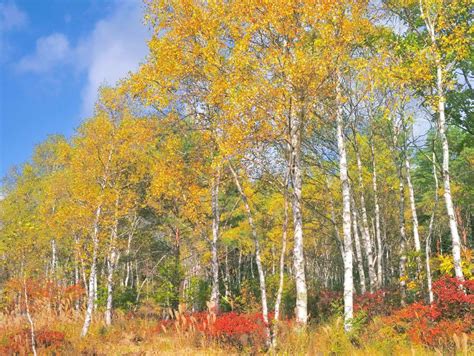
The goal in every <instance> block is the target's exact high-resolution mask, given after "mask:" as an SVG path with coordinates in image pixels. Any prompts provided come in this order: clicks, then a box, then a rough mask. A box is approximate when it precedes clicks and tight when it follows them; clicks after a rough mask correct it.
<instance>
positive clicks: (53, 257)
mask: <svg viewBox="0 0 474 356" xmlns="http://www.w3.org/2000/svg"><path fill="white" fill-rule="evenodd" d="M56 266H57V257H56V240H55V239H52V240H51V276H52V279H53V280H54V279H56Z"/></svg>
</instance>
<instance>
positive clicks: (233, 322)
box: [155, 309, 273, 350]
mask: <svg viewBox="0 0 474 356" xmlns="http://www.w3.org/2000/svg"><path fill="white" fill-rule="evenodd" d="M170 316H171V318H169V319H167V320H161V321H160V322H159V323H158V325H157V327H156V329H155V330H156V332H158V333H164V334H169V333H174V334H180V335H188V336H189V337H193V338H195V340H196V343H197V344H203V343H204V344H209V343H217V344H220V345H225V346H232V347H235V348H237V349H241V350H242V349H246V348H249V347H250V348H252V349H253V350H261V349H263V348H264V347H265V341H266V334H265V332H266V325H265V322H264V321H263V315H262V314H261V313H237V312H226V313H221V314H216V313H213V312H194V313H188V312H186V311H184V310H183V309H181V310H179V311H171V312H170ZM269 317H270V322H271V319H272V318H273V315H270V316H269Z"/></svg>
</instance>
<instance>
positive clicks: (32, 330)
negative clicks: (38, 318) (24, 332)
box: [23, 278, 37, 356]
mask: <svg viewBox="0 0 474 356" xmlns="http://www.w3.org/2000/svg"><path fill="white" fill-rule="evenodd" d="M23 292H24V296H25V309H26V318H27V319H28V323H29V324H30V338H31V350H32V351H33V355H34V356H36V355H37V352H36V335H35V323H34V322H33V318H32V317H31V313H30V303H29V300H28V293H27V292H26V278H23Z"/></svg>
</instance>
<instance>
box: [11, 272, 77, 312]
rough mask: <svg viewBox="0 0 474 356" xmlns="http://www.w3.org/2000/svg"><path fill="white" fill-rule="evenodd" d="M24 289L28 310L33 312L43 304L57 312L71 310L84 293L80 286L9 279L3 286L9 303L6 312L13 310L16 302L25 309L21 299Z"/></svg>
mask: <svg viewBox="0 0 474 356" xmlns="http://www.w3.org/2000/svg"><path fill="white" fill-rule="evenodd" d="M25 289H26V294H27V295H28V303H29V308H30V310H31V311H33V312H34V311H35V309H42V308H43V307H44V303H48V304H49V305H50V306H51V307H52V308H53V309H56V310H57V311H59V310H61V309H62V310H64V309H67V308H71V306H72V305H73V303H74V302H76V301H77V300H79V298H81V297H82V296H83V295H84V293H85V290H84V288H82V286H80V285H70V286H65V285H62V284H58V283H55V282H53V281H44V280H36V279H27V280H26V281H23V280H22V279H11V280H9V281H8V282H7V283H6V285H5V293H6V296H7V301H9V303H8V304H7V305H6V308H5V309H6V310H14V309H15V308H16V303H17V301H18V300H20V301H21V302H22V303H21V305H20V307H21V308H22V309H25V305H24V298H23V295H24V293H25ZM18 296H19V297H20V298H18Z"/></svg>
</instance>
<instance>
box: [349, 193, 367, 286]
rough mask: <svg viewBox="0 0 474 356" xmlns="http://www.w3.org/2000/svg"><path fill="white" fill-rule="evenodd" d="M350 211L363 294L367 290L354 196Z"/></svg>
mask: <svg viewBox="0 0 474 356" xmlns="http://www.w3.org/2000/svg"><path fill="white" fill-rule="evenodd" d="M351 212H352V230H353V234H354V245H355V250H356V256H357V269H358V271H359V282H360V292H361V293H362V294H364V293H365V292H366V291H367V287H366V284H365V270H364V260H363V257H362V251H361V247H360V236H359V230H358V228H357V221H358V220H359V218H358V216H357V209H356V206H355V202H354V198H352V209H351Z"/></svg>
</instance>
